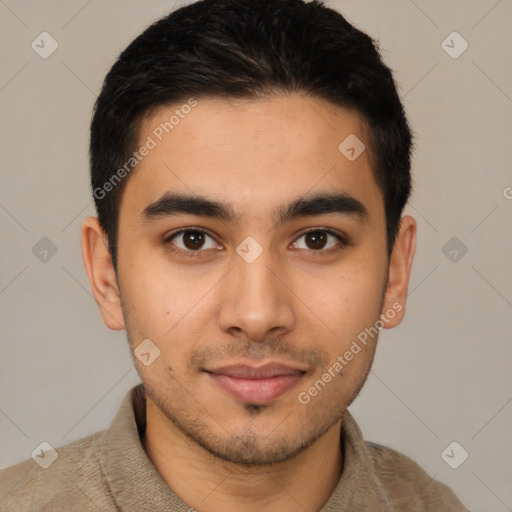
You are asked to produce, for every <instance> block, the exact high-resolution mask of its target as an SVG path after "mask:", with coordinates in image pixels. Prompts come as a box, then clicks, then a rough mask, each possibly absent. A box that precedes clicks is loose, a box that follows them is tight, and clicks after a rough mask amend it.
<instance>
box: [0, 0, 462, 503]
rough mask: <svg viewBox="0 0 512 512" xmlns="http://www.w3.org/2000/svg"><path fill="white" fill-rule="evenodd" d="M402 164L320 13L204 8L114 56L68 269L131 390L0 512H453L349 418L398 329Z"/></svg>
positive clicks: (404, 154)
mask: <svg viewBox="0 0 512 512" xmlns="http://www.w3.org/2000/svg"><path fill="white" fill-rule="evenodd" d="M410 152H411V132H410V129H409V127H408V125H407V121H406V118H405V115H404V111H403V108H402V105H401V103H400V100H399V98H398V95H397V92H396V88H395V84H394V81H393V78H392V74H391V72H390V70H389V69H388V68H387V67H386V66H385V65H384V64H383V62H382V61H381V58H380V56H379V53H378V51H377V49H376V46H375V45H374V43H373V42H372V40H371V39H370V38H369V37H368V36H367V35H365V34H363V33H362V32H360V31H359V30H357V29H355V28H354V27H352V26H351V25H350V24H349V23H348V22H347V21H346V20H345V19H344V18H343V17H342V16H341V15H340V14H339V13H337V12H336V11H334V10H331V9H329V8H327V7H326V6H325V5H322V4H321V3H320V2H310V3H304V2H302V1H301V0H202V1H199V2H196V3H194V4H192V5H190V6H187V7H183V8H180V9H178V10H177V11H175V12H174V13H171V14H170V15H169V16H167V17H166V18H164V19H162V20H160V21H158V22H156V23H155V24H154V25H152V26H151V27H149V28H148V29H147V30H146V31H145V32H144V33H143V34H142V35H140V36H139V37H138V38H137V39H136V40H135V41H133V42H132V43H131V44H130V45H129V47H128V48H127V49H126V50H125V51H124V52H123V53H122V54H121V56H120V57H119V59H118V60H117V62H116V63H115V64H114V66H113V67H112V69H111V71H110V72H109V74H108V75H107V77H106V79H105V83H104V85H103V89H102V91H101V94H100V96H99V98H98V100H97V103H96V108H95V112H94V117H93V121H92V125H91V145H90V159H91V183H92V190H93V195H94V198H95V202H96V207H97V213H98V217H97V218H96V217H91V218H88V219H86V220H85V221H84V223H83V226H82V247H83V258H84V263H85V268H86V271H87V274H88V276H89V280H90V283H91V287H92V290H93V293H94V296H95V299H96V301H97V303H98V305H99V308H100V311H101V314H102V317H103V320H104V322H105V324H106V325H107V326H108V327H109V328H110V329H126V332H127V337H128V340H129V344H130V347H131V349H132V352H133V355H134V362H135V365H136V367H137V370H138V372H139V375H140V377H141V380H142V384H141V385H139V386H137V387H135V388H133V389H132V390H130V392H129V393H128V394H127V396H126V398H125V400H124V402H123V404H122V405H121V407H120V409H119V411H118V413H117V415H116V417H115V418H114V420H113V422H112V424H111V426H110V427H109V428H108V429H107V430H105V431H102V432H99V433H97V434H94V435H92V436H89V437H87V438H84V439H81V440H79V441H76V442H74V443H71V444H69V445H66V446H64V447H61V448H58V449H57V452H58V455H59V456H58V458H57V460H56V461H55V462H54V463H53V464H52V465H50V466H49V467H47V468H46V469H42V468H41V467H39V466H38V465H37V464H35V462H34V461H32V460H29V461H26V462H23V463H20V464H18V465H15V466H13V467H11V468H8V469H7V470H4V471H3V472H2V473H0V476H1V484H0V489H1V491H2V495H3V500H2V505H0V506H1V507H2V510H66V511H70V510H80V511H84V510H98V511H100V510H101V511H114V510H124V511H145V510H147V511H160V510H161V511H164V510H166V511H167V510H173V511H186V510H188V511H192V510H198V511H200V512H216V511H221V510H222V511H224V512H226V511H227V512H230V511H235V510H236V511H240V510H243V511H244V512H245V511H248V512H252V511H258V512H261V511H269V512H274V511H279V512H282V511H297V510H305V511H323V512H327V511H329V512H330V511H349V510H350V511H352V512H354V511H380V512H382V511H398V510H403V511H404V510H407V511H435V512H438V511H465V510H467V509H466V508H465V507H464V506H463V505H462V504H461V503H460V502H459V500H458V499H457V498H456V497H455V495H454V493H453V492H452V491H451V490H450V489H448V488H447V487H446V486H445V485H443V484H441V483H440V482H437V481H435V480H433V479H432V478H431V477H430V476H429V475H428V474H427V473H426V472H424V471H423V470H422V469H421V468H420V467H419V466H418V465H417V464H416V463H414V462H413V461H412V460H410V459H409V458H407V457H406V456H404V455H401V454H399V453H398V452H396V451H394V450H392V449H390V448H386V447H383V446H380V445H377V444H373V443H369V442H364V441H363V438H362V434H361V432H360V430H359V428H358V426H357V424H356V422H355V420H354V418H353V417H352V416H351V415H350V413H349V412H348V410H347V407H348V406H349V405H350V403H351V402H352V401H353V400H354V398H355V397H356V396H357V394H358V392H359V391H360V389H361V388H362V386H363V384H364V382H365V380H366V377H367V375H368V373H369V371H370V368H371V364H372V361H373V356H374V353H375V348H376V343H377V339H378V333H379V331H380V329H381V328H392V327H394V326H396V325H398V324H399V323H400V322H401V320H402V319H403V316H404V313H405V302H406V295H407V288H408V281H409V275H410V271H411V266H412V260H413V256H414V250H415V239H416V223H415V221H414V219H413V218H411V217H409V216H403V217H402V216H401V214H402V211H403V208H404V205H405V204H406V202H407V199H408V197H409V194H410V189H411V177H410ZM42 456H44V453H42Z"/></svg>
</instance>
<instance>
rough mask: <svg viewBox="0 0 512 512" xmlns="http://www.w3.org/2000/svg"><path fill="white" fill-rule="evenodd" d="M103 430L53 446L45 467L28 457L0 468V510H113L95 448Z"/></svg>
mask: <svg viewBox="0 0 512 512" xmlns="http://www.w3.org/2000/svg"><path fill="white" fill-rule="evenodd" d="M103 432H104V431H101V432H98V433H96V434H93V435H90V436H88V437H84V438H82V439H79V440H77V441H74V442H72V443H69V444H67V445H64V446H62V447H60V448H56V449H55V451H56V452H57V458H56V459H55V460H54V461H53V462H52V463H51V464H50V465H49V466H47V467H44V466H45V464H42V465H40V464H38V463H37V462H36V461H35V460H33V459H28V460H25V461H23V462H20V463H18V464H15V465H13V466H10V467H7V468H5V469H3V470H0V511H4V510H5V511H7V510H34V511H35V510H37V511H50V510H69V511H72V510H83V511H88V510H98V509H100V510H105V511H108V510H117V509H116V508H112V504H113V500H112V498H111V497H110V491H109V489H108V486H106V484H105V483H104V479H102V474H101V464H100V461H99V458H98V457H97V454H96V450H95V446H96V443H97V441H98V439H99V438H100V437H101V435H102V434H103ZM43 455H44V456H50V455H49V454H43Z"/></svg>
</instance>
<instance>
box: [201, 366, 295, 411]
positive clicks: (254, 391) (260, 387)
mask: <svg viewBox="0 0 512 512" xmlns="http://www.w3.org/2000/svg"><path fill="white" fill-rule="evenodd" d="M208 375H209V376H210V377H211V378H212V379H214V380H215V382H216V383H217V384H218V385H219V386H220V387H221V388H222V389H224V390H225V391H227V392H228V393H229V394H230V395H232V396H233V397H235V398H237V399H238V400H240V401H242V402H246V403H250V404H255V405H261V404H265V403H268V402H271V401H272V400H275V399H276V398H278V397H280V396H281V395H283V394H284V393H286V391H288V390H289V389H291V388H292V387H293V386H295V385H296V384H297V383H298V382H299V380H300V379H301V378H302V374H294V375H277V376H276V377H269V378H266V379H241V378H238V377H230V376H228V375H222V374H218V373H209V374H208Z"/></svg>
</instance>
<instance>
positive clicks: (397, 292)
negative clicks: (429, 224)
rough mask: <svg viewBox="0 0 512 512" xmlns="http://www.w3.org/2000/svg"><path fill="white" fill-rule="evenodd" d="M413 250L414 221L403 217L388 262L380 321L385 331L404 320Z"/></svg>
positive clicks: (408, 217)
mask: <svg viewBox="0 0 512 512" xmlns="http://www.w3.org/2000/svg"><path fill="white" fill-rule="evenodd" d="M415 250H416V220H415V219H414V218H413V217H411V216H409V215H405V216H404V217H402V218H401V219H400V228H399V231H398V234H397V236H396V240H395V244H394V246H393V251H392V253H391V258H390V262H389V269H388V285H387V288H386V294H385V297H384V303H383V306H382V311H381V319H382V322H383V325H384V328H385V329H391V328H393V327H396V326H397V325H398V324H399V323H400V322H401V321H402V320H403V318H404V315H405V302H406V300H407V290H408V288H409V277H410V274H411V268H412V260H413V258H414V252H415ZM386 312H387V314H386ZM391 312H393V315H391Z"/></svg>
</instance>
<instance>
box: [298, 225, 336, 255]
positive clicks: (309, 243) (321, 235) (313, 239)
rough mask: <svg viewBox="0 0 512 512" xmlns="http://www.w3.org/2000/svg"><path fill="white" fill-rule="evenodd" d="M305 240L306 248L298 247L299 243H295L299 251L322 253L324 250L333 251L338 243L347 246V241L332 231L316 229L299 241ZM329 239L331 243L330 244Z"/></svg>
mask: <svg viewBox="0 0 512 512" xmlns="http://www.w3.org/2000/svg"><path fill="white" fill-rule="evenodd" d="M301 238H304V241H305V243H306V247H298V246H297V244H298V242H294V244H293V245H294V246H295V247H296V248H297V249H310V250H313V251H317V252H318V251H321V250H322V249H332V248H333V247H335V246H336V243H340V244H341V245H345V240H344V239H343V238H342V237H341V235H338V234H337V233H335V232H334V231H332V230H330V229H319V228H314V229H311V230H309V231H306V232H305V233H303V234H302V235H301V236H299V238H298V239H297V240H300V239H301ZM329 238H331V242H330V243H329ZM332 239H335V240H334V241H333V240H332ZM325 252H326V251H325Z"/></svg>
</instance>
